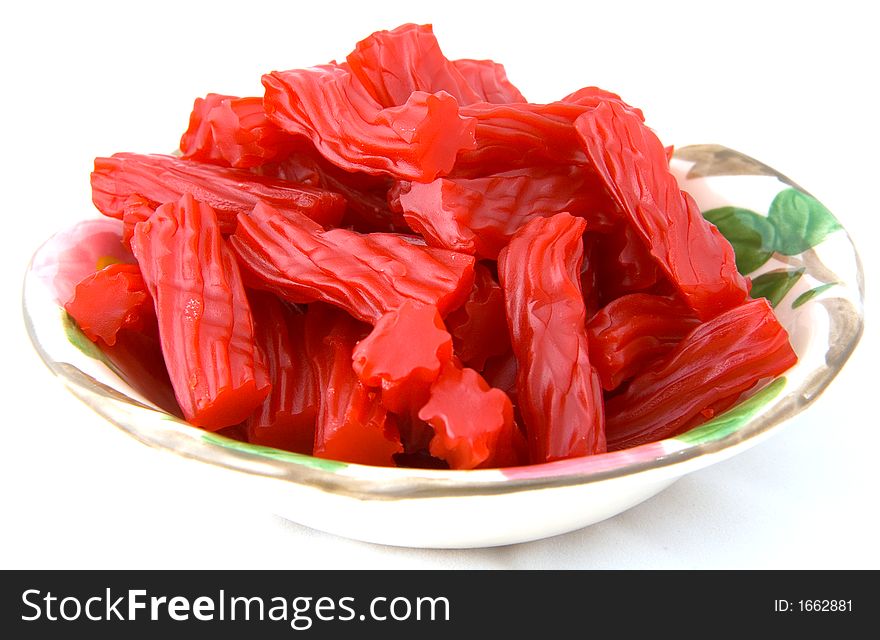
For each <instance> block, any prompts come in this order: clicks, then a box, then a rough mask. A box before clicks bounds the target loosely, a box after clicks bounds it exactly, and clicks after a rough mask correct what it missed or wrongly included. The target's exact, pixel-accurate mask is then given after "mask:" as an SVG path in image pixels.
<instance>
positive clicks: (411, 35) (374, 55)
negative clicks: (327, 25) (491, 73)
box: [345, 24, 482, 107]
mask: <svg viewBox="0 0 880 640" xmlns="http://www.w3.org/2000/svg"><path fill="white" fill-rule="evenodd" d="M345 60H346V62H348V66H349V68H350V69H351V73H352V75H354V76H355V77H356V78H357V79H358V81H359V82H360V83H361V85H363V87H364V89H366V91H367V92H368V93H369V94H370V96H371V97H372V98H373V99H374V100H375V101H376V102H378V103H379V104H381V105H382V106H383V107H395V106H398V105H402V104H404V103H405V102H406V101H407V100H409V97H410V96H411V95H412V93H413V92H414V91H424V92H426V93H437V92H438V91H445V92H446V93H448V94H449V95H451V96H452V97H453V98H455V99H456V101H457V102H458V103H459V104H470V103H472V102H478V101H480V100H481V99H482V97H481V95H480V94H479V93H477V91H476V90H475V89H474V88H473V87H472V86H471V84H470V83H469V82H468V80H467V78H465V76H464V75H463V74H462V73H461V71H460V70H459V69H458V67H457V66H456V65H455V64H453V63H452V62H451V61H449V60H448V59H447V58H446V56H444V55H443V52H442V51H441V50H440V45H439V44H438V43H437V38H436V37H434V31H433V29H432V28H431V25H427V24H426V25H415V24H404V25H401V26H399V27H398V28H396V29H394V30H393V31H377V32H375V33H373V34H372V35H370V36H369V37H367V38H365V39H363V40H361V41H360V42H358V43H357V45H356V46H355V49H354V51H352V52H351V53H350V54H348V56H347V57H346V58H345Z"/></svg>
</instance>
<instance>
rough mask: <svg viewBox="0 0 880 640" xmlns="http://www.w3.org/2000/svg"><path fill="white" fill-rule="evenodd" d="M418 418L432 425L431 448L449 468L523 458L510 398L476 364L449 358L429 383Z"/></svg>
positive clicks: (497, 464)
mask: <svg viewBox="0 0 880 640" xmlns="http://www.w3.org/2000/svg"><path fill="white" fill-rule="evenodd" d="M419 418H420V419H422V420H424V421H425V422H427V423H428V424H430V425H431V426H432V427H433V428H434V437H433V438H432V439H431V444H430V452H431V455H432V456H434V457H436V458H441V459H443V460H446V462H448V463H449V467H450V468H451V469H475V468H478V467H480V468H488V467H503V466H512V465H516V464H519V462H520V458H519V454H520V452H521V451H522V449H523V447H522V445H521V443H520V442H518V440H519V439H521V438H522V436H521V435H520V433H519V431H518V430H517V428H516V425H515V424H514V422H513V406H512V405H511V403H510V398H508V397H507V395H506V394H505V393H504V392H503V391H501V390H500V389H492V388H491V387H489V385H488V384H487V383H486V381H485V380H484V379H483V378H482V377H481V376H480V374H479V373H477V372H476V371H474V370H473V369H462V368H461V367H458V366H455V365H454V364H448V365H447V366H445V367H444V368H443V370H442V372H441V373H440V376H439V377H438V378H437V380H435V381H434V383H433V384H432V385H431V396H430V399H429V400H428V402H427V403H426V404H425V405H424V406H423V407H422V408H421V410H420V411H419Z"/></svg>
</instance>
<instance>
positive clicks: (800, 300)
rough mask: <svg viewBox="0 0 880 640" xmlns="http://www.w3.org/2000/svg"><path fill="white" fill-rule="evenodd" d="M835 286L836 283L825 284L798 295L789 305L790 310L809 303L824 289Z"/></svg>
mask: <svg viewBox="0 0 880 640" xmlns="http://www.w3.org/2000/svg"><path fill="white" fill-rule="evenodd" d="M836 284H837V283H836V282H827V283H825V284H823V285H819V286H818V287H816V288H814V289H810V290H809V291H804V292H803V293H802V294H801V295H799V296H798V297H797V298H795V299H794V302H792V303H791V308H792V309H797V308H798V307H799V306H801V305H802V304H805V303H807V302H809V301H810V300H812V299H813V298H815V297H816V296H818V295H819V294H820V293H822V292H823V291H825V290H826V289H830V288H831V287H833V286H834V285H836Z"/></svg>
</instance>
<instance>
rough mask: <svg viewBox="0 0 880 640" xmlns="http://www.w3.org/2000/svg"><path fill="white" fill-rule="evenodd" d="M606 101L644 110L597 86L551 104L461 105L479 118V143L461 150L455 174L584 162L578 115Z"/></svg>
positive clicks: (476, 134) (473, 174)
mask: <svg viewBox="0 0 880 640" xmlns="http://www.w3.org/2000/svg"><path fill="white" fill-rule="evenodd" d="M605 101H611V102H615V103H616V104H619V105H620V107H621V108H622V109H626V110H627V111H629V112H631V113H633V114H634V115H635V116H636V117H641V112H640V111H639V110H638V109H633V108H632V107H630V106H629V105H627V104H626V103H625V102H623V100H621V99H620V96H617V95H615V94H613V93H609V92H608V91H603V90H602V89H597V88H596V87H586V88H584V89H580V90H579V91H576V92H575V93H573V94H571V95H569V96H566V97H565V98H563V99H562V100H559V101H557V102H551V103H549V104H531V103H511V104H489V103H486V102H477V103H474V104H470V105H463V106H462V107H461V114H462V115H463V116H465V117H468V118H473V119H474V120H475V121H476V126H475V129H474V137H475V140H476V143H475V146H474V147H473V148H469V149H465V150H463V151H462V152H461V153H459V156H458V159H457V160H456V163H455V169H454V171H453V173H452V175H454V176H455V177H480V176H486V175H490V174H493V173H502V172H504V171H510V170H511V169H520V168H523V167H526V168H527V167H535V166H541V165H562V166H570V165H579V164H583V163H584V162H586V159H587V158H586V155H585V153H584V150H583V148H582V145H581V143H580V141H579V139H578V135H577V132H576V131H575V128H574V121H575V120H576V119H577V118H578V117H579V116H581V115H582V114H583V113H585V112H586V111H587V110H589V109H591V108H594V107H595V106H596V105H598V104H600V103H603V102H605ZM422 182H426V181H424V180H423V181H422Z"/></svg>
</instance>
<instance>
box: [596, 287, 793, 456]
mask: <svg viewBox="0 0 880 640" xmlns="http://www.w3.org/2000/svg"><path fill="white" fill-rule="evenodd" d="M796 361H797V356H795V354H794V351H793V350H792V348H791V345H790V344H789V341H788V334H787V333H786V331H785V329H783V328H782V325H780V324H779V321H778V320H777V319H776V316H775V315H773V310H772V309H771V308H770V305H769V304H768V302H767V300H766V299H764V298H760V299H758V300H750V301H748V302H746V303H745V304H742V305H740V306H738V307H734V308H733V309H729V310H728V311H725V312H723V313H721V314H719V315H717V316H715V317H714V318H713V319H711V320H709V321H707V322H704V323H703V324H701V325H699V326H698V327H697V328H696V329H694V330H693V331H691V333H689V334H688V335H687V336H685V337H684V339H682V341H681V342H680V343H679V344H678V346H676V347H675V349H673V350H672V351H671V352H670V353H669V354H668V355H667V356H666V357H665V358H664V359H663V360H662V361H661V362H659V363H657V364H656V365H655V366H654V367H652V368H651V369H649V370H647V371H644V372H642V373H640V374H639V375H637V376H636V377H635V378H633V379H632V381H631V382H630V383H629V386H627V388H626V389H625V390H624V391H623V392H622V393H620V394H618V395H615V396H614V397H612V398H610V399H609V400H608V402H607V403H606V406H605V410H606V420H607V421H606V428H607V433H608V448H609V450H617V449H625V448H628V447H634V446H637V445H640V444H644V443H646V442H653V441H655V440H660V439H663V438H670V437H672V436H675V435H677V434H679V433H682V432H683V431H684V430H686V429H689V428H691V427H694V426H696V425H697V424H699V423H702V422H704V421H705V420H706V419H708V418H709V417H711V416H712V415H714V414H715V412H716V411H717V410H719V407H720V408H722V409H723V408H726V406H729V404H731V403H732V402H733V401H735V400H736V399H737V398H738V397H739V396H740V394H742V393H743V392H744V391H746V390H748V389H750V388H751V387H753V386H754V385H755V383H757V382H758V381H760V380H762V379H764V378H768V377H771V376H777V375H779V374H781V373H782V372H783V371H785V370H786V369H788V368H790V367H791V366H792V365H794V363H795V362H796ZM707 410H708V411H707ZM704 411H706V413H702V412H704Z"/></svg>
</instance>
